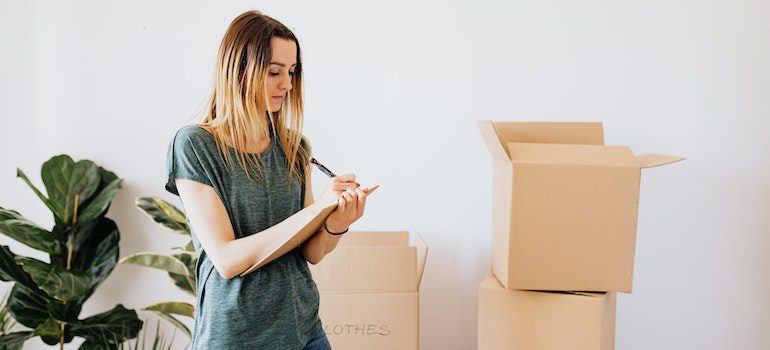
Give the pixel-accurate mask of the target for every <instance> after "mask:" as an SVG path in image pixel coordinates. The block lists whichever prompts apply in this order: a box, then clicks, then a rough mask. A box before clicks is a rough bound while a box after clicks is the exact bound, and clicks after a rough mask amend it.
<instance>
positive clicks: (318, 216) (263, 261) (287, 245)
mask: <svg viewBox="0 0 770 350" xmlns="http://www.w3.org/2000/svg"><path fill="white" fill-rule="evenodd" d="M379 187H380V185H377V186H374V187H372V188H370V189H369V191H368V192H367V194H366V195H367V196H368V195H370V194H372V192H374V191H375V190H376V189H378V188H379ZM308 208H310V207H308ZM308 208H305V209H308ZM336 208H337V202H336V201H334V202H332V203H328V204H326V205H323V206H322V207H321V209H320V210H317V211H316V212H312V211H310V210H307V211H306V213H304V214H305V216H304V217H303V218H300V220H302V221H303V222H307V223H306V224H305V225H304V226H303V227H302V228H301V229H300V230H299V231H298V232H297V233H296V234H294V235H293V236H291V237H289V238H288V239H287V240H286V241H284V242H282V243H281V244H279V245H278V246H277V247H274V248H273V249H272V250H270V251H268V252H266V253H265V254H262V255H263V256H264V257H262V258H260V259H259V260H257V262H256V263H254V265H252V266H251V267H249V268H248V269H247V270H246V271H244V272H243V273H241V274H240V277H243V276H246V275H248V274H250V273H252V272H254V270H256V269H258V268H260V267H262V266H265V265H267V262H268V261H273V260H275V259H277V258H278V257H279V256H281V255H284V254H286V253H288V252H290V251H291V250H292V249H294V248H296V247H297V246H299V245H300V244H302V242H305V241H306V240H308V239H309V238H310V237H312V236H313V235H314V234H315V233H316V232H318V231H319V230H321V227H322V226H323V224H324V222H325V221H326V218H327V217H329V215H331V214H332V212H333V211H334V210H335V209H336ZM303 210H304V209H303ZM268 249H269V248H268Z"/></svg>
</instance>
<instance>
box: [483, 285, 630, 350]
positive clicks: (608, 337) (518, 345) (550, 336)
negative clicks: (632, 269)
mask: <svg viewBox="0 0 770 350" xmlns="http://www.w3.org/2000/svg"><path fill="white" fill-rule="evenodd" d="M615 305H616V294H615V293H614V292H607V293H566V292H542V291H521V290H509V289H505V288H504V287H503V286H502V285H501V284H500V283H499V282H498V281H497V280H496V279H495V278H494V277H489V278H487V279H486V280H484V281H482V282H481V284H480V285H479V323H478V350H509V349H527V350H562V349H564V350H612V349H614V347H615Z"/></svg>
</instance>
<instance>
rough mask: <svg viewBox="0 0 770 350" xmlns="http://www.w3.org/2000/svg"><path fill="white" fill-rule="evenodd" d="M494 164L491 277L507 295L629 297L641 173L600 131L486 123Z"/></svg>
mask: <svg viewBox="0 0 770 350" xmlns="http://www.w3.org/2000/svg"><path fill="white" fill-rule="evenodd" d="M478 124H479V129H480V131H481V135H482V137H483V138H484V141H485V142H486V145H487V147H488V148H489V152H490V154H491V155H492V159H493V180H492V181H493V195H492V272H493V274H494V275H495V276H496V277H497V279H498V280H499V281H500V282H501V283H502V284H503V285H504V286H505V287H506V288H508V289H530V290H560V291H622V292H627V293H630V292H631V289H632V282H633V264H634V249H635V245H636V223H637V213H638V201H639V181H640V169H644V168H649V167H654V166H659V165H664V164H668V163H672V162H676V161H679V160H682V159H684V158H681V157H674V156H666V155H656V154H647V155H642V156H638V157H637V156H634V154H633V153H632V152H631V150H630V149H629V148H628V147H625V146H604V136H603V131H602V124H601V123H555V122H545V123H515V122H506V123H499V122H491V121H480V122H479V123H478Z"/></svg>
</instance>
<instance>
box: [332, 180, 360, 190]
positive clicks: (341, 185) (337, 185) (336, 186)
mask: <svg viewBox="0 0 770 350" xmlns="http://www.w3.org/2000/svg"><path fill="white" fill-rule="evenodd" d="M356 187H358V186H357V185H356V184H355V183H353V182H336V183H334V185H333V187H332V188H333V189H334V190H335V191H337V192H342V191H345V190H347V189H348V188H350V189H355V188H356Z"/></svg>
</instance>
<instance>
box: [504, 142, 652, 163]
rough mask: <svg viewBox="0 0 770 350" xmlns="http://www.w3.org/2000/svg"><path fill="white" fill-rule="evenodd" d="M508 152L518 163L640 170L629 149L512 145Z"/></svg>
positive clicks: (540, 144) (560, 145)
mask: <svg viewBox="0 0 770 350" xmlns="http://www.w3.org/2000/svg"><path fill="white" fill-rule="evenodd" d="M508 152H509V154H510V155H511V162H513V163H514V164H561V165H565V164H566V165H594V166H627V167H633V168H638V167H639V162H638V160H637V159H636V157H634V155H633V153H631V150H630V149H629V148H628V147H626V146H603V145H574V144H550V143H548V144H544V143H513V142H511V143H508ZM514 166H515V165H514Z"/></svg>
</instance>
